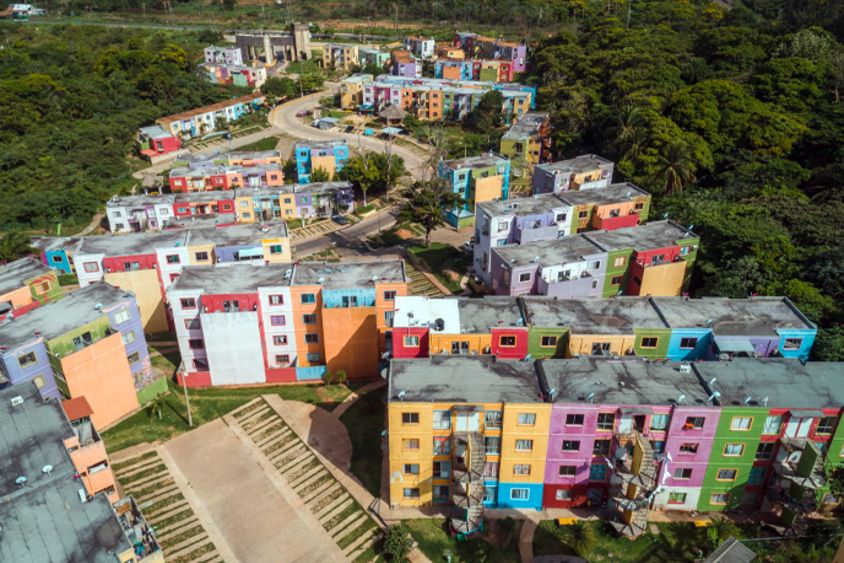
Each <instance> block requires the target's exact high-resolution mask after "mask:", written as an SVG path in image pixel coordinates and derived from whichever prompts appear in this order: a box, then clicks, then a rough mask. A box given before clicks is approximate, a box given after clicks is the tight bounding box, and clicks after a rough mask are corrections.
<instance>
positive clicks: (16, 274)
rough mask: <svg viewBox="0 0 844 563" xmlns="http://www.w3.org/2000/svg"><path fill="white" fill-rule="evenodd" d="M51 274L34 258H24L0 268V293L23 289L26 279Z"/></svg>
mask: <svg viewBox="0 0 844 563" xmlns="http://www.w3.org/2000/svg"><path fill="white" fill-rule="evenodd" d="M50 272H52V270H51V269H50V268H48V267H47V266H45V265H44V264H43V263H41V262H39V261H38V260H36V259H35V258H32V257H26V258H21V259H19V260H15V261H14V262H9V263H8V264H6V265H4V266H0V293H6V292H8V291H12V290H14V289H18V288H21V287H23V285H24V282H25V281H26V280H28V279H31V278H34V277H36V276H41V275H44V274H49V273H50Z"/></svg>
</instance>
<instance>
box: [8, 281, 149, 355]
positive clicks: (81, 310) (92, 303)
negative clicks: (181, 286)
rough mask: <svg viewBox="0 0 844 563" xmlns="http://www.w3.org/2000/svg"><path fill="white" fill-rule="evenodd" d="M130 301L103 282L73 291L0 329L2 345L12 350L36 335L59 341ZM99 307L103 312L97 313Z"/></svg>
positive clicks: (129, 295) (120, 291)
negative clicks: (111, 309) (60, 337)
mask: <svg viewBox="0 0 844 563" xmlns="http://www.w3.org/2000/svg"><path fill="white" fill-rule="evenodd" d="M129 298H134V296H133V295H132V294H131V293H126V291H124V290H121V289H118V288H116V287H114V286H111V285H109V284H107V283H104V282H100V283H95V284H91V285H89V286H87V287H83V288H82V289H77V290H76V291H71V292H70V293H68V294H67V295H65V296H64V297H63V298H62V299H59V300H58V301H51V302H49V303H47V304H46V305H42V306H41V307H38V308H36V309H33V310H32V311H30V312H29V313H27V314H25V315H23V316H21V317H18V318H17V319H15V320H14V321H7V322H6V323H4V324H2V325H0V345H2V346H6V347H9V348H12V347H15V346H20V345H22V344H27V343H29V342H32V341H34V340H36V339H37V338H38V336H36V335H35V333H36V332H40V333H41V336H42V337H43V338H44V339H45V340H50V339H52V338H56V337H57V336H61V335H62V334H65V333H67V332H69V331H71V330H73V329H74V328H76V327H78V326H81V325H84V324H86V323H89V322H91V321H94V320H96V319H98V318H100V317H102V316H103V315H105V314H106V312H105V311H108V309H109V308H111V307H113V306H114V305H117V304H119V303H121V302H123V301H124V300H126V299H129ZM98 304H99V305H102V308H103V311H98V310H97V307H96V306H97V305H98Z"/></svg>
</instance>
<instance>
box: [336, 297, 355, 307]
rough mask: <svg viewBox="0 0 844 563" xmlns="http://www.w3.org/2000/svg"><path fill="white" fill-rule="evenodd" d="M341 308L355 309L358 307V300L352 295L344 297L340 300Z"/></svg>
mask: <svg viewBox="0 0 844 563" xmlns="http://www.w3.org/2000/svg"><path fill="white" fill-rule="evenodd" d="M340 301H341V303H340V306H341V307H357V306H358V298H357V297H356V296H354V295H344V296H343V297H342V298H341V299H340Z"/></svg>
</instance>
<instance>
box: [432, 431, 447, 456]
mask: <svg viewBox="0 0 844 563" xmlns="http://www.w3.org/2000/svg"><path fill="white" fill-rule="evenodd" d="M434 455H451V442H449V441H448V438H446V437H444V436H436V437H435V438H434Z"/></svg>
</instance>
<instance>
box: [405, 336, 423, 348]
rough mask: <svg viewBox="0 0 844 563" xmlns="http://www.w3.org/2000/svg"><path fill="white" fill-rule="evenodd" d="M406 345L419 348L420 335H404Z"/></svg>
mask: <svg viewBox="0 0 844 563" xmlns="http://www.w3.org/2000/svg"><path fill="white" fill-rule="evenodd" d="M404 345H405V346H407V347H408V348H419V337H418V336H405V337H404Z"/></svg>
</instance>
